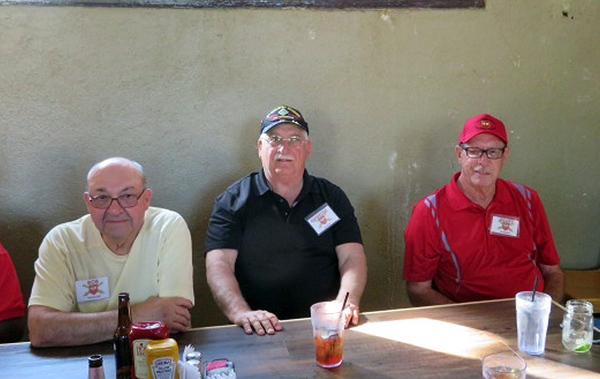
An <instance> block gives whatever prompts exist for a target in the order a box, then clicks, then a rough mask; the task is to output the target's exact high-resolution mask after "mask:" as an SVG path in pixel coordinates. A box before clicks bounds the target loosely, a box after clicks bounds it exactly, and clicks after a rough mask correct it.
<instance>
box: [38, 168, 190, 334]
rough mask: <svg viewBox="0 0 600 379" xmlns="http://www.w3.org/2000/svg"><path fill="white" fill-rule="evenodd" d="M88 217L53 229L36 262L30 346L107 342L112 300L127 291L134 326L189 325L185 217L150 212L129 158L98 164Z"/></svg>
mask: <svg viewBox="0 0 600 379" xmlns="http://www.w3.org/2000/svg"><path fill="white" fill-rule="evenodd" d="M83 197H84V200H85V204H86V208H87V210H88V212H89V214H88V215H86V216H83V217H81V218H80V219H78V220H75V221H72V222H68V223H65V224H61V225H58V226H56V227H55V228H53V229H52V230H51V231H50V232H49V233H48V235H47V236H46V237H45V238H44V241H43V242H42V245H41V246H40V250H39V257H38V259H37V261H36V262H35V272H36V276H35V281H34V284H33V288H32V291H31V297H30V299H29V316H28V326H29V337H30V339H31V344H32V345H33V346H72V345H82V344H90V343H96V342H99V341H104V340H108V339H110V338H112V335H113V333H114V330H115V328H116V326H117V319H118V317H117V311H116V309H117V298H118V294H119V292H128V293H129V296H130V301H131V305H132V307H131V314H132V321H133V322H135V321H140V320H159V321H163V322H165V323H166V324H167V326H168V327H169V328H170V330H171V331H185V330H187V328H188V327H189V325H190V311H189V310H190V308H192V306H193V302H194V291H193V278H192V276H193V268H192V252H191V238H190V232H189V229H188V227H187V225H186V223H185V221H184V220H183V218H182V217H181V216H180V215H179V214H177V213H175V212H172V211H169V210H166V209H161V208H155V207H150V199H151V198H152V190H150V189H149V188H147V187H146V180H145V177H144V174H143V170H142V167H141V166H140V165H139V164H138V163H136V162H134V161H131V160H129V159H125V158H109V159H106V160H104V161H102V162H99V163H97V164H95V165H94V166H93V167H92V168H91V169H90V171H89V173H88V177H87V191H86V192H85V193H84V195H83Z"/></svg>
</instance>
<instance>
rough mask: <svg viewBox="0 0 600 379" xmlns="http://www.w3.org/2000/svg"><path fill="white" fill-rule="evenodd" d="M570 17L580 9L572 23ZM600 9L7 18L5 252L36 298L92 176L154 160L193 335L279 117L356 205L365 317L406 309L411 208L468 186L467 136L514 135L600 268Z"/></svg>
mask: <svg viewBox="0 0 600 379" xmlns="http://www.w3.org/2000/svg"><path fill="white" fill-rule="evenodd" d="M563 12H568V16H567V17H565V16H564V15H563ZM599 16H600V2H598V1H596V0H578V1H568V0H527V1H523V0H488V4H487V7H486V9H485V10H394V11H381V10H372V11H317V10H294V9H286V10H264V9H262V10H232V9H228V10H214V9H213V10H202V9H195V10H184V9H121V8H81V7H23V6H4V7H0V91H1V96H0V131H1V133H0V162H1V163H0V214H1V215H2V217H1V219H0V241H2V243H3V244H4V245H5V246H6V247H7V249H8V250H9V251H10V253H11V255H12V257H13V259H14V261H15V264H16V266H17V269H18V273H19V275H20V278H21V281H22V285H23V292H24V294H25V296H26V297H28V296H29V291H30V287H31V284H32V280H33V268H32V265H33V262H34V260H35V258H36V255H37V247H38V246H39V243H40V241H41V239H42V238H43V236H44V235H45V233H46V232H47V231H48V230H49V229H50V228H51V227H52V226H54V225H56V224H57V223H60V222H65V221H68V220H72V219H75V218H77V217H79V216H80V215H82V214H83V213H84V212H85V208H84V205H83V202H82V200H81V193H82V191H83V190H84V185H85V180H84V177H85V174H86V172H87V170H88V168H89V167H90V166H91V165H92V164H93V163H94V162H95V161H97V160H100V159H102V158H105V157H108V156H114V155H122V156H126V157H130V158H133V159H136V160H138V161H139V162H141V163H142V164H143V165H144V166H145V168H146V171H147V175H148V178H149V183H150V186H151V187H152V188H153V190H154V198H153V202H154V204H155V205H157V206H162V207H166V208H170V209H173V210H176V211H178V212H179V213H181V214H182V215H183V216H184V218H185V219H186V220H187V222H188V224H189V226H190V229H191V231H192V234H193V239H194V251H195V261H194V263H195V265H196V266H195V267H196V272H195V274H196V275H195V277H196V278H195V288H196V293H197V296H196V298H197V303H198V305H197V306H196V308H195V311H194V325H196V326H198V325H210V324H215V323H219V322H222V321H223V320H224V319H223V318H222V316H220V313H219V312H218V311H217V309H216V307H215V305H214V303H213V301H212V297H211V295H210V294H209V292H208V290H207V286H206V280H205V275H204V268H203V265H204V261H203V254H202V253H203V251H202V246H203V241H204V230H205V228H206V222H207V218H208V216H209V213H210V211H211V208H212V203H213V199H214V197H215V196H216V195H217V194H218V193H220V192H221V191H222V190H223V189H224V188H225V187H226V186H227V185H228V184H230V183H231V182H233V181H234V180H236V179H237V178H239V177H241V176H243V175H245V174H246V173H248V172H250V171H253V170H256V168H257V167H258V166H259V161H258V159H257V157H256V150H255V143H256V138H257V131H258V123H259V121H260V118H261V116H262V115H263V114H264V112H265V111H267V110H268V109H269V108H272V107H274V106H276V105H278V104H280V103H285V104H289V105H293V106H296V107H298V108H299V109H300V110H302V111H303V112H304V114H305V116H306V118H307V119H308V121H309V123H310V125H311V137H312V140H313V153H312V157H311V158H310V162H309V170H310V172H311V173H312V174H315V175H318V176H324V177H327V178H329V179H330V180H331V181H333V182H334V183H337V184H338V185H340V186H341V187H342V188H343V189H345V190H346V192H347V194H348V195H349V197H350V199H351V201H352V202H353V204H354V206H355V208H356V212H357V215H358V217H359V221H360V224H361V227H362V231H363V237H364V242H365V248H366V252H367V257H368V262H369V283H368V286H367V291H366V294H365V298H364V303H363V307H364V309H367V310H374V309H382V308H391V307H401V306H407V305H408V301H407V299H406V295H405V291H404V285H403V283H402V281H401V277H400V272H401V269H402V259H403V229H404V227H405V225H406V222H407V219H408V217H409V214H410V211H411V207H412V204H413V203H414V202H416V201H417V200H419V199H420V198H422V197H424V196H425V195H427V194H428V193H429V192H430V191H432V190H434V189H436V188H438V187H440V186H442V185H443V184H444V183H445V182H446V181H447V180H448V179H449V178H450V176H451V174H452V172H454V171H455V170H457V168H458V165H457V163H456V161H455V159H454V156H453V154H454V153H453V147H454V145H455V143H456V139H457V136H458V132H459V130H460V127H461V125H462V123H463V121H464V120H465V119H466V118H468V117H470V116H473V115H475V114H478V113H482V112H489V113H491V114H493V115H495V116H497V117H499V118H501V119H502V120H504V121H505V123H506V124H507V126H508V129H509V138H510V144H511V146H512V150H511V155H510V159H509V162H508V164H507V166H506V167H505V171H504V177H505V178H507V179H511V180H515V181H519V182H522V183H525V184H528V185H531V186H532V187H533V188H535V189H537V190H538V191H539V193H540V195H541V197H542V200H543V201H544V203H545V205H546V210H547V213H548V216H549V219H550V223H551V226H552V228H553V231H554V235H555V239H556V243H557V245H558V248H559V251H560V253H561V255H562V258H563V266H564V267H566V268H574V267H577V268H589V267H594V266H597V265H598V264H599V263H600V262H599V260H600V257H599V255H600V254H599V251H600V233H599V231H600V228H599V225H600V221H599V220H600V217H599V216H600V202H599V201H598V199H599V189H600V180H599V173H600V149H599V148H598V146H599V145H600V128H599V127H598V120H599V119H600V106H599V105H600V104H599V98H600V93H599V91H600V49H598V45H599V42H600V41H599V36H600V23H598V18H599Z"/></svg>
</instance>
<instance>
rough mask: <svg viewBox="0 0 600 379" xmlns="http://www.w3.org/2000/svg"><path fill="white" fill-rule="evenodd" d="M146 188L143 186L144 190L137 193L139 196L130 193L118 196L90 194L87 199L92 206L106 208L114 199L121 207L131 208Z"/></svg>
mask: <svg viewBox="0 0 600 379" xmlns="http://www.w3.org/2000/svg"><path fill="white" fill-rule="evenodd" d="M146 190H147V188H144V190H143V191H142V193H140V194H139V196H136V195H134V194H131V193H126V194H124V195H121V196H119V197H110V196H108V195H97V196H90V197H89V201H90V203H91V204H92V207H94V208H98V209H106V208H108V207H110V205H111V204H112V202H113V201H114V200H116V201H117V203H119V205H120V206H121V207H122V208H131V207H135V206H136V205H137V203H138V200H139V199H140V197H142V195H143V194H144V192H146ZM89 194H90V193H89V192H88V195H89Z"/></svg>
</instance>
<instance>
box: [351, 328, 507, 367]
mask: <svg viewBox="0 0 600 379" xmlns="http://www.w3.org/2000/svg"><path fill="white" fill-rule="evenodd" d="M352 329H353V330H355V331H357V332H360V333H364V334H369V335H372V336H376V337H381V338H386V339H390V340H394V341H397V342H402V343H407V344H411V345H414V346H418V347H421V348H424V349H429V350H433V351H438V352H440V353H445V354H451V355H455V356H460V357H465V358H479V359H481V358H483V357H484V356H485V355H487V354H488V353H490V352H494V351H503V350H508V347H507V345H506V344H505V343H504V342H503V341H502V338H501V337H499V336H498V335H496V334H493V333H489V332H485V331H481V330H478V329H474V328H469V327H466V326H462V325H456V324H452V323H450V322H445V321H438V320H432V319H428V318H415V319H408V320H394V321H382V322H368V323H366V324H363V325H359V326H357V327H354V328H352Z"/></svg>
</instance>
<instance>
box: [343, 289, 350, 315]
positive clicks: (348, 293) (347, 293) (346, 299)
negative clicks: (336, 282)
mask: <svg viewBox="0 0 600 379" xmlns="http://www.w3.org/2000/svg"><path fill="white" fill-rule="evenodd" d="M348 296H350V292H346V297H344V302H343V303H342V312H343V311H344V308H346V302H347V301H348Z"/></svg>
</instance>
